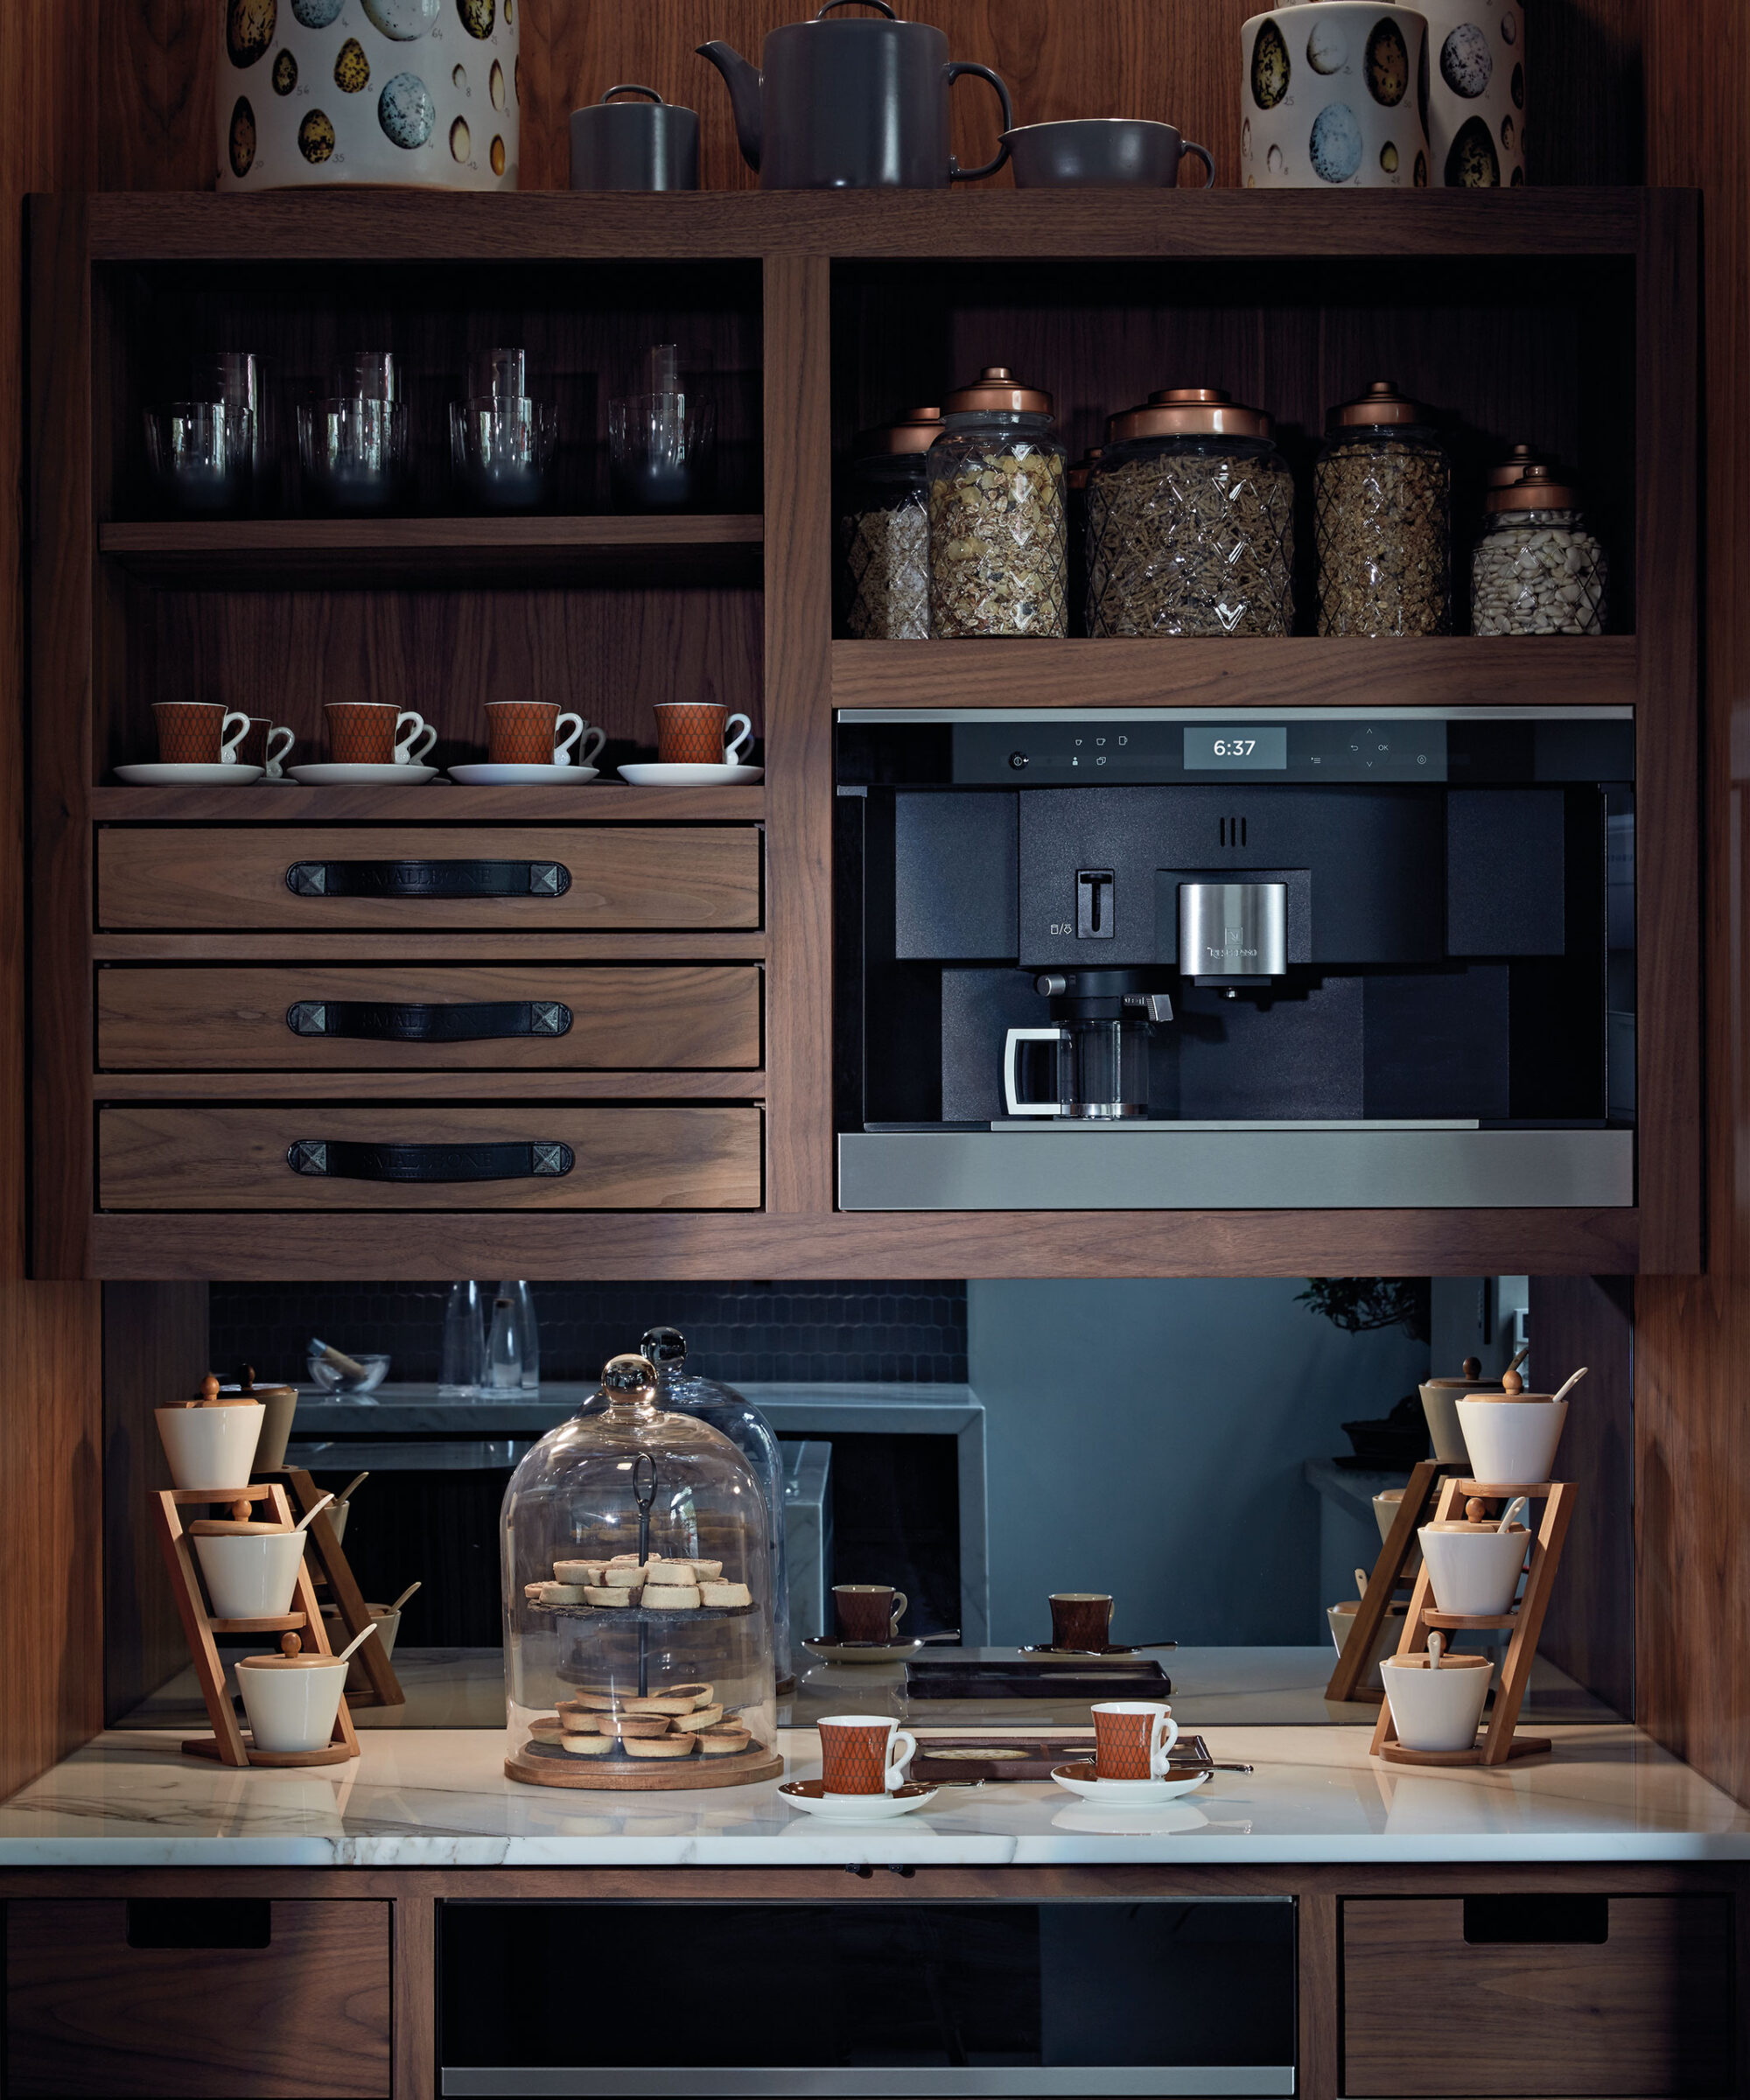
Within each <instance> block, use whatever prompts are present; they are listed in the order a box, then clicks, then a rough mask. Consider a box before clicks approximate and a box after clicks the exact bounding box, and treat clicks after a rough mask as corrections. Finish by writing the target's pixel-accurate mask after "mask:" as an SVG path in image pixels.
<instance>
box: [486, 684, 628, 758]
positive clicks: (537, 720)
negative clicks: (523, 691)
mask: <svg viewBox="0 0 1750 2100" xmlns="http://www.w3.org/2000/svg"><path fill="white" fill-rule="evenodd" d="M568 724H569V725H570V727H569V728H568V727H567V726H566V725H568ZM606 742H607V732H606V730H605V729H591V726H590V725H589V724H588V723H587V722H585V721H584V718H583V717H582V716H581V715H572V714H561V713H560V711H559V710H558V707H557V706H556V704H555V703H554V702H553V701H551V700H488V701H487V702H486V757H487V758H488V760H491V762H492V763H493V765H494V766H588V765H590V764H591V763H592V762H593V760H595V758H596V756H597V754H598V753H599V751H600V750H601V747H602V746H603V745H604V744H606Z"/></svg>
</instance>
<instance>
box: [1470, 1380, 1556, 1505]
mask: <svg viewBox="0 0 1750 2100" xmlns="http://www.w3.org/2000/svg"><path fill="white" fill-rule="evenodd" d="M1567 1418H1568V1404H1567V1402H1566V1401H1565V1400H1551V1399H1549V1398H1547V1397H1546V1398H1544V1399H1536V1400H1460V1402H1459V1426H1460V1429H1462V1430H1463V1432H1464V1433H1465V1445H1466V1448H1467V1450H1468V1451H1469V1453H1470V1460H1471V1477H1472V1479H1473V1480H1475V1481H1482V1482H1483V1483H1484V1484H1485V1485H1487V1486H1491V1487H1499V1488H1530V1487H1535V1486H1536V1485H1537V1483H1538V1482H1540V1481H1547V1480H1549V1479H1550V1478H1551V1467H1553V1466H1554V1465H1555V1463H1556V1446H1558V1444H1559V1443H1560V1442H1561V1440H1562V1425H1563V1424H1564V1423H1565V1421H1566V1420H1567Z"/></svg>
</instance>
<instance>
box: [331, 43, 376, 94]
mask: <svg viewBox="0 0 1750 2100" xmlns="http://www.w3.org/2000/svg"><path fill="white" fill-rule="evenodd" d="M370 84H371V62H370V60H369V59H367V57H366V56H365V47H364V45H362V44H360V41H359V39H358V38H356V37H348V38H346V42H345V43H344V44H343V45H341V46H340V50H339V56H338V57H337V58H336V59H335V60H334V85H335V86H336V87H337V88H339V90H340V92H341V94H342V95H357V94H358V93H359V92H360V89H361V88H368V87H369V86H370Z"/></svg>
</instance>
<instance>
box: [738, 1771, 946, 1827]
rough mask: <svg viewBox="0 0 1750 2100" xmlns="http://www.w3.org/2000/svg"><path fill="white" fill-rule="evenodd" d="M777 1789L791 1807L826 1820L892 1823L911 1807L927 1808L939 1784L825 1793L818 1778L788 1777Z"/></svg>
mask: <svg viewBox="0 0 1750 2100" xmlns="http://www.w3.org/2000/svg"><path fill="white" fill-rule="evenodd" d="M778 1791H779V1793H780V1794H781V1795H782V1796H783V1797H784V1799H785V1800H786V1801H788V1803H789V1804H790V1806H791V1807H792V1808H793V1809H801V1810H803V1811H804V1812H805V1813H806V1814H808V1815H810V1816H823V1817H825V1818H826V1819H827V1821H828V1822H829V1823H891V1822H892V1821H893V1818H894V1817H896V1816H909V1815H910V1814H911V1812H912V1810H914V1809H927V1808H928V1806H929V1804H930V1803H931V1802H933V1801H934V1800H935V1797H936V1796H937V1794H938V1793H940V1792H941V1789H940V1788H939V1787H925V1786H920V1785H918V1784H917V1783H916V1782H911V1781H908V1782H907V1784H906V1785H905V1786H903V1787H899V1788H896V1789H894V1791H893V1793H891V1794H828V1793H826V1792H825V1791H824V1790H823V1787H822V1783H821V1782H820V1781H819V1780H817V1779H791V1780H787V1781H786V1782H784V1784H783V1785H782V1786H781V1787H780V1788H779V1789H778Z"/></svg>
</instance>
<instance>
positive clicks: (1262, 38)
mask: <svg viewBox="0 0 1750 2100" xmlns="http://www.w3.org/2000/svg"><path fill="white" fill-rule="evenodd" d="M1427 41H1428V25H1427V23H1426V20H1425V18H1424V17H1423V16H1422V15H1421V14H1420V13H1418V11H1416V10H1415V9H1413V8H1408V7H1380V6H1376V5H1374V4H1372V0H1322V4H1317V5H1308V6H1301V7H1278V8H1276V9H1274V10H1273V11H1271V13H1269V14H1267V15H1254V16H1253V17H1252V18H1251V19H1250V21H1249V22H1247V23H1246V24H1245V25H1244V26H1243V29H1242V30H1241V31H1240V61H1241V76H1240V77H1241V86H1240V176H1241V179H1242V180H1243V183H1244V184H1245V186H1246V187H1247V188H1248V189H1249V190H1250V189H1313V190H1322V189H1327V188H1341V189H1376V190H1377V189H1384V190H1397V189H1404V190H1407V189H1412V188H1414V189H1423V188H1425V187H1426V186H1427V183H1428V179H1429V159H1428V134H1427V129H1426V118H1425V112H1424V110H1423V108H1422V98H1421V95H1420V94H1419V93H1418V79H1420V78H1422V77H1425V76H1424V75H1423V74H1422V72H1421V68H1422V66H1423V65H1424V63H1425V45H1426V44H1427Z"/></svg>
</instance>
